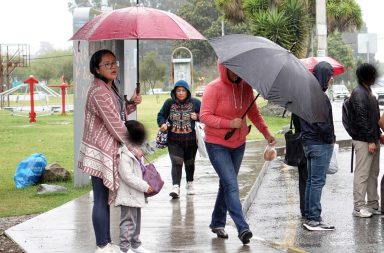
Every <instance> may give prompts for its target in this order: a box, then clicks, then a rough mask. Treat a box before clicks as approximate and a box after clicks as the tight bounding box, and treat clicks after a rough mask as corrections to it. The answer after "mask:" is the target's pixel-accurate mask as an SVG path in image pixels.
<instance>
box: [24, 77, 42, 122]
mask: <svg viewBox="0 0 384 253" xmlns="http://www.w3.org/2000/svg"><path fill="white" fill-rule="evenodd" d="M24 83H27V84H29V93H30V96H31V111H30V112H29V122H30V123H33V122H36V113H35V101H34V94H33V90H34V89H33V86H34V85H35V84H37V83H39V80H37V79H36V78H35V77H34V76H33V75H30V76H29V77H28V78H27V79H26V80H25V81H24Z"/></svg>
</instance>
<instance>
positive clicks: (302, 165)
mask: <svg viewBox="0 0 384 253" xmlns="http://www.w3.org/2000/svg"><path fill="white" fill-rule="evenodd" d="M291 117H292V122H293V125H294V127H295V133H300V132H301V126H300V118H299V116H297V115H296V114H294V113H292V116H291ZM302 157H303V158H302V159H300V161H299V163H298V165H297V169H298V171H299V196H300V213H301V217H303V218H305V188H306V185H307V179H308V171H307V159H306V158H305V154H304V151H302Z"/></svg>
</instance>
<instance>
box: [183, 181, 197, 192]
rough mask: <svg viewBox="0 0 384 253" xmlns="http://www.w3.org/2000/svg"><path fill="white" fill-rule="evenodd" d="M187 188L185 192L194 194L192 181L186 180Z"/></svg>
mask: <svg viewBox="0 0 384 253" xmlns="http://www.w3.org/2000/svg"><path fill="white" fill-rule="evenodd" d="M185 188H187V194H188V195H195V189H194V187H193V181H191V182H188V183H187V185H186V186H185Z"/></svg>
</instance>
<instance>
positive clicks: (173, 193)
mask: <svg viewBox="0 0 384 253" xmlns="http://www.w3.org/2000/svg"><path fill="white" fill-rule="evenodd" d="M169 196H171V197H172V198H173V199H176V198H178V197H180V187H179V186H178V185H177V184H175V185H174V186H173V187H172V191H171V192H170V193H169ZM139 248H140V247H139Z"/></svg>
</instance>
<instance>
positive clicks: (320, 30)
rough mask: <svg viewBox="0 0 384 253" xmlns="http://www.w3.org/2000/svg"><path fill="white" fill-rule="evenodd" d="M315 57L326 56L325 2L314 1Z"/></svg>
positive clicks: (324, 0) (323, 0)
mask: <svg viewBox="0 0 384 253" xmlns="http://www.w3.org/2000/svg"><path fill="white" fill-rule="evenodd" d="M316 33H317V56H327V10H326V0H316Z"/></svg>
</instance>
